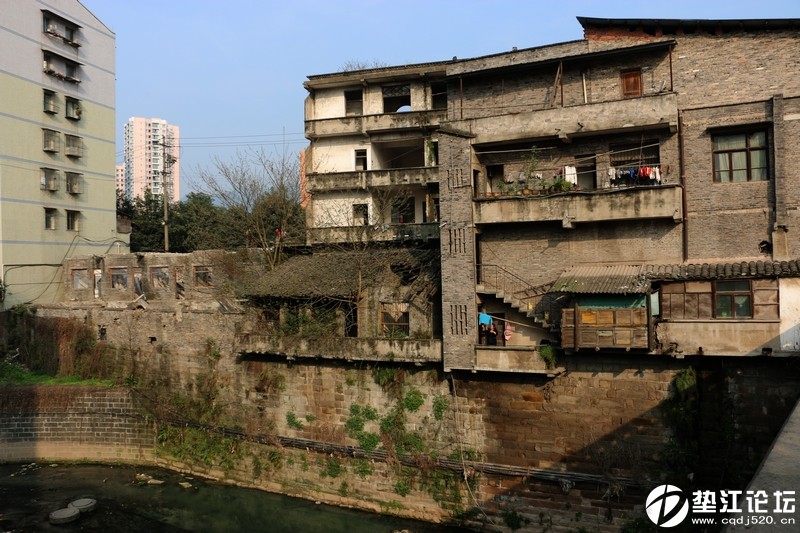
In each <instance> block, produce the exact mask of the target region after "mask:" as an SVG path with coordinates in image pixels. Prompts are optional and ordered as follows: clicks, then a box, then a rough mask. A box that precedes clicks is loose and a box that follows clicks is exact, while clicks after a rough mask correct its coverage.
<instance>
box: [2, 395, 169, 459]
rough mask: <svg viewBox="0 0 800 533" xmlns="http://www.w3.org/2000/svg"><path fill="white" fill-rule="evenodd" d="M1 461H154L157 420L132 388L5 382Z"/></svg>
mask: <svg viewBox="0 0 800 533" xmlns="http://www.w3.org/2000/svg"><path fill="white" fill-rule="evenodd" d="M1 391H2V392H0V395H2V398H1V399H0V461H7V462H17V461H19V462H24V461H41V460H59V461H64V460H69V461H93V462H125V463H150V462H152V461H153V452H154V449H155V439H154V432H153V425H152V422H151V421H148V420H147V418H146V416H145V414H144V412H143V411H141V410H140V409H139V408H138V407H137V406H136V405H135V404H134V401H133V399H132V397H131V395H130V392H129V391H128V389H122V388H101V389H98V388H93V387H82V386H58V385H56V386H25V387H12V386H4V387H2V389H1Z"/></svg>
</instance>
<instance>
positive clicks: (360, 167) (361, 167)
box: [353, 148, 368, 172]
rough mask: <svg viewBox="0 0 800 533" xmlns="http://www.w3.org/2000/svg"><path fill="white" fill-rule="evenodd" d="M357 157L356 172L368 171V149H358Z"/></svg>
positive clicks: (355, 154) (355, 151)
mask: <svg viewBox="0 0 800 533" xmlns="http://www.w3.org/2000/svg"><path fill="white" fill-rule="evenodd" d="M353 153H354V157H355V170H356V172H364V171H366V170H368V163H367V150H366V148H356V149H355V150H354V152H353Z"/></svg>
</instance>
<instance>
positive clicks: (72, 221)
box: [66, 209, 81, 231]
mask: <svg viewBox="0 0 800 533" xmlns="http://www.w3.org/2000/svg"><path fill="white" fill-rule="evenodd" d="M66 211H67V231H80V230H81V212H80V211H76V210H74V209H67V210H66Z"/></svg>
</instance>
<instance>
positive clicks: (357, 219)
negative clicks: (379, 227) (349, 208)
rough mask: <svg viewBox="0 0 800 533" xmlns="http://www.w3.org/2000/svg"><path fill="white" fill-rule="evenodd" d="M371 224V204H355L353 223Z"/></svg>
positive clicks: (356, 224)
mask: <svg viewBox="0 0 800 533" xmlns="http://www.w3.org/2000/svg"><path fill="white" fill-rule="evenodd" d="M368 224H369V206H368V205H367V204H353V225H354V226H366V225H368Z"/></svg>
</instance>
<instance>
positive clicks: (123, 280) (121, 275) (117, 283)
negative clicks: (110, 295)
mask: <svg viewBox="0 0 800 533" xmlns="http://www.w3.org/2000/svg"><path fill="white" fill-rule="evenodd" d="M111 288H112V289H127V288H128V269H127V268H112V269H111Z"/></svg>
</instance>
